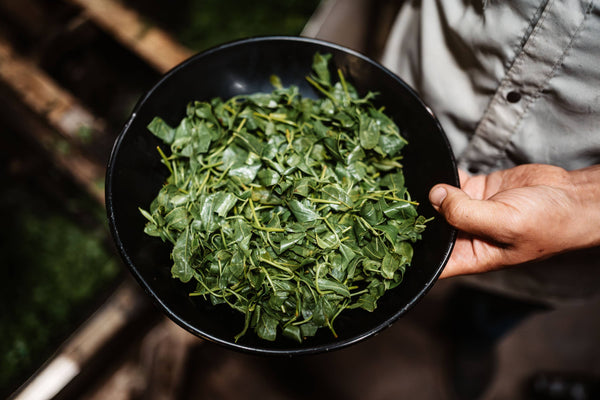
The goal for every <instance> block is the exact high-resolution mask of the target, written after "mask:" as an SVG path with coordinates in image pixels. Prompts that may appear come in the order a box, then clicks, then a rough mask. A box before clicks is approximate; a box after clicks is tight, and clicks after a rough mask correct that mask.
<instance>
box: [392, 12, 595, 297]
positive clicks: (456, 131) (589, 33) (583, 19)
mask: <svg viewBox="0 0 600 400" xmlns="http://www.w3.org/2000/svg"><path fill="white" fill-rule="evenodd" d="M598 3H599V2H594V1H590V0H586V1H577V0H562V1H558V0H520V1H519V0H502V1H498V0H494V1H493V0H488V1H485V0H470V1H469V0H415V1H407V4H405V5H404V6H403V8H402V9H401V11H400V13H399V15H398V17H397V19H396V22H395V24H394V27H393V29H392V32H391V35H390V38H389V41H388V44H387V47H386V51H385V54H384V57H383V64H384V65H386V66H387V67H388V68H390V69H391V70H393V71H395V72H396V73H398V75H399V76H400V77H402V78H403V79H404V80H405V81H407V82H408V83H409V84H410V85H411V86H412V87H413V88H415V89H416V91H417V92H418V93H419V94H420V95H421V96H422V97H423V99H424V101H425V102H426V103H427V104H428V105H429V106H430V107H431V108H432V109H433V111H434V113H435V114H436V115H437V117H438V118H439V120H440V122H441V124H442V126H443V128H444V130H445V131H446V134H447V135H448V137H449V139H450V142H451V144H452V147H453V150H454V152H455V155H456V157H457V160H458V162H459V167H460V168H463V169H466V170H468V171H470V172H471V173H488V172H491V171H493V170H498V169H505V168H510V167H513V166H515V165H519V164H524V163H545V164H553V165H557V166H561V167H564V168H566V169H577V168H581V167H585V166H589V165H592V164H599V163H600V48H599V45H598V44H599V41H600V5H599V4H598ZM598 229H600V227H598ZM472 279H476V280H477V281H478V282H479V283H481V284H483V285H487V286H489V287H491V288H497V289H498V290H502V291H505V292H506V291H508V292H513V293H514V294H519V295H521V296H523V297H532V298H536V299H543V300H544V301H546V302H550V303H558V302H561V301H564V300H572V299H582V298H586V297H590V296H594V295H597V294H598V293H599V292H600V249H597V248H596V249H590V250H586V251H581V252H573V253H569V254H566V255H562V256H560V257H555V258H553V259H550V260H547V261H544V262H540V263H535V264H532V265H527V266H519V267H517V268H512V269H510V270H505V271H498V272H494V273H488V274H483V275H481V276H478V277H477V278H472Z"/></svg>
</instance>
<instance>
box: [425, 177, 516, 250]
mask: <svg viewBox="0 0 600 400" xmlns="http://www.w3.org/2000/svg"><path fill="white" fill-rule="evenodd" d="M429 201H430V202H431V205H433V208H435V209H436V211H438V212H439V213H440V214H442V216H443V217H444V218H445V219H446V221H448V223H449V224H450V225H452V226H454V227H455V228H457V229H458V230H461V231H463V232H466V233H469V234H472V235H477V236H484V237H488V238H491V239H494V240H499V241H503V240H502V239H504V238H505V235H503V233H504V232H503V231H504V229H503V224H502V222H503V221H506V220H507V219H506V218H504V217H505V215H506V212H507V211H508V210H507V209H506V206H505V205H504V204H502V203H498V202H495V201H492V200H476V199H472V198H471V197H470V196H469V195H468V194H467V193H465V192H464V191H462V190H460V189H459V188H457V187H454V186H450V185H436V186H434V187H433V188H432V189H431V191H430V192H429Z"/></svg>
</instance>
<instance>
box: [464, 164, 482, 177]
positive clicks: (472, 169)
mask: <svg viewBox="0 0 600 400" xmlns="http://www.w3.org/2000/svg"><path fill="white" fill-rule="evenodd" d="M467 171H469V172H470V173H471V174H473V175H476V174H478V173H479V171H481V170H480V169H479V167H478V166H476V165H471V166H469V168H467Z"/></svg>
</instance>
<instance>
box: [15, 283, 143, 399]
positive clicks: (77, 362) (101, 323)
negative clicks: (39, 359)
mask: <svg viewBox="0 0 600 400" xmlns="http://www.w3.org/2000/svg"><path fill="white" fill-rule="evenodd" d="M149 311H152V309H151V308H149V303H148V302H147V299H146V296H144V295H143V293H142V292H141V291H140V290H139V288H138V287H137V286H136V284H135V282H133V280H127V281H126V282H125V283H123V284H122V285H121V286H120V287H119V288H117V290H116V291H115V292H114V293H113V294H112V295H111V296H110V298H109V299H108V300H107V301H106V302H105V303H104V304H103V305H102V306H101V307H100V308H99V309H98V310H97V311H96V312H95V313H94V314H93V315H92V316H91V317H90V318H89V319H88V320H87V321H86V322H85V323H84V324H83V325H82V326H81V327H80V328H79V329H78V330H77V331H76V332H74V333H73V335H72V336H71V337H70V338H69V339H68V340H67V341H66V342H65V344H64V345H63V346H62V347H61V348H60V349H59V350H58V351H57V352H56V354H55V355H54V356H53V357H52V358H51V359H50V360H48V362H47V363H46V364H45V365H44V366H43V367H42V368H40V370H39V371H37V372H36V374H35V375H34V376H33V377H32V378H31V379H30V380H29V381H28V382H26V383H25V384H24V385H23V386H22V387H21V388H20V390H18V391H17V392H16V393H15V394H14V397H13V400H34V399H35V400H49V399H52V398H54V397H55V396H56V395H57V394H59V393H60V392H61V391H62V390H63V389H64V388H65V387H66V386H67V385H69V384H70V383H71V382H72V381H73V380H74V379H76V378H77V377H78V376H79V375H81V374H82V373H83V372H84V371H85V369H86V367H89V364H90V363H92V362H93V360H94V359H95V358H96V357H97V356H98V354H99V353H101V352H102V351H103V349H105V348H106V347H107V346H109V343H111V342H113V341H114V340H115V337H117V336H118V335H120V334H121V333H122V332H124V330H126V329H127V328H128V326H130V325H131V324H132V321H134V320H135V319H136V318H138V319H139V316H140V315H141V314H147V313H148V312H149Z"/></svg>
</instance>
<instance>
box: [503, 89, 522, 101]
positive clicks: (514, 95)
mask: <svg viewBox="0 0 600 400" xmlns="http://www.w3.org/2000/svg"><path fill="white" fill-rule="evenodd" d="M506 100H508V102H509V103H518V102H519V100H521V93H519V92H515V91H514V90H513V91H512V92H508V94H507V95H506Z"/></svg>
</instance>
